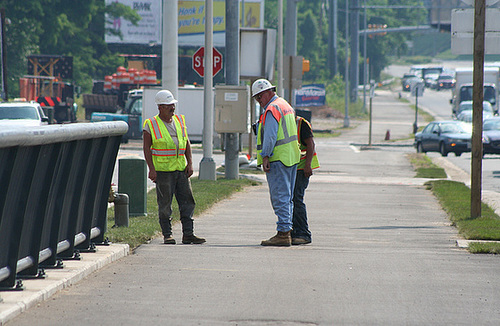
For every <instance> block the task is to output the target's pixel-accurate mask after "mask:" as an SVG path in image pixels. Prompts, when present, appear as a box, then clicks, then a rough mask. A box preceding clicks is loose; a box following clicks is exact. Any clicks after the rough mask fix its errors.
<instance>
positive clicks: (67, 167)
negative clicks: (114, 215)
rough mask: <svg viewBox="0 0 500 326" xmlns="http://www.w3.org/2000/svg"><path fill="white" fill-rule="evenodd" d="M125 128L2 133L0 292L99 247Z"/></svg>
mask: <svg viewBox="0 0 500 326" xmlns="http://www.w3.org/2000/svg"><path fill="white" fill-rule="evenodd" d="M127 130H128V126H127V124H126V123H125V122H123V121H113V122H100V123H75V124H66V125H48V126H40V127H29V128H26V127H25V128H12V129H5V130H0V288H7V289H9V288H16V287H22V284H21V283H20V282H19V281H18V278H20V277H36V276H37V275H39V271H40V267H42V266H48V267H54V266H57V265H58V264H59V263H60V259H62V258H75V253H77V252H78V250H80V251H82V250H83V251H85V250H91V249H92V248H93V246H94V244H96V243H103V242H104V241H105V239H104V233H105V231H106V210H107V200H108V195H109V190H110V185H111V179H112V175H113V169H114V165H115V161H116V157H117V154H118V149H119V147H120V141H121V136H122V135H123V134H125V133H126V132H127Z"/></svg>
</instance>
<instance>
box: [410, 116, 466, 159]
mask: <svg viewBox="0 0 500 326" xmlns="http://www.w3.org/2000/svg"><path fill="white" fill-rule="evenodd" d="M471 138H472V127H471V125H470V124H467V123H465V122H462V121H434V122H431V123H429V124H428V125H427V126H426V127H425V128H424V130H422V131H421V132H417V133H416V134H415V143H414V146H415V148H416V149H417V152H418V153H426V152H439V153H441V155H442V156H447V155H448V153H450V152H453V153H455V155H456V156H460V155H462V153H464V152H470V151H471Z"/></svg>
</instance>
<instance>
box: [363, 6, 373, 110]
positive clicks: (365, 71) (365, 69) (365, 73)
mask: <svg viewBox="0 0 500 326" xmlns="http://www.w3.org/2000/svg"><path fill="white" fill-rule="evenodd" d="M363 4H364V17H363V29H364V30H365V31H366V26H367V25H366V20H367V18H366V0H364V1H363ZM366 38H367V36H366V33H363V112H366V85H367V84H368V58H367V57H366V52H367V50H366ZM370 100H371V98H370ZM370 110H371V109H370Z"/></svg>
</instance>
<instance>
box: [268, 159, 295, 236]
mask: <svg viewBox="0 0 500 326" xmlns="http://www.w3.org/2000/svg"><path fill="white" fill-rule="evenodd" d="M296 174H297V165H293V166H290V167H288V166H286V165H284V164H283V163H281V162H280V161H275V162H271V170H270V171H269V172H267V173H266V179H267V183H268V185H269V194H270V196H271V204H272V206H273V209H274V214H276V216H277V217H278V222H277V223H276V224H277V227H276V229H277V230H278V231H280V232H288V231H290V230H291V229H292V225H293V223H292V214H293V202H292V198H293V187H294V185H295V177H296Z"/></svg>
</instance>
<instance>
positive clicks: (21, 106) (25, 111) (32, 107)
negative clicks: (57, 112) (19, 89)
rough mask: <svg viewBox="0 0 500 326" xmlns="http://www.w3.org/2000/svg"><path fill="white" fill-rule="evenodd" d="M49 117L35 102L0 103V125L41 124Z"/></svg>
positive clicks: (46, 121) (45, 122) (24, 125)
mask: <svg viewBox="0 0 500 326" xmlns="http://www.w3.org/2000/svg"><path fill="white" fill-rule="evenodd" d="M48 121H49V119H48V118H47V116H46V115H45V113H44V112H43V110H42V107H41V106H40V104H38V103H37V102H33V101H32V102H6V103H0V126H1V127H8V126H23V127H26V126H41V125H43V124H47V123H48Z"/></svg>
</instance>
